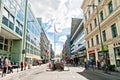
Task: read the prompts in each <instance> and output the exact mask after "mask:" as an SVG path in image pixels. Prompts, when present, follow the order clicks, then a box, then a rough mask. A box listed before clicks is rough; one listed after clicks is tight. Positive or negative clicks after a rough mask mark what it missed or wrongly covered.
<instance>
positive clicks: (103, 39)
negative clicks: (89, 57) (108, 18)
mask: <svg viewBox="0 0 120 80" xmlns="http://www.w3.org/2000/svg"><path fill="white" fill-rule="evenodd" d="M111 32H112V37H113V38H115V37H117V36H118V32H117V26H116V24H113V25H112V26H111ZM106 40H107V36H106V30H104V31H102V41H103V42H105V41H106ZM99 43H100V41H99V35H96V44H97V45H98V44H99ZM87 44H88V48H90V42H89V41H87ZM94 45H95V43H94V40H93V38H91V47H93V46H94Z"/></svg>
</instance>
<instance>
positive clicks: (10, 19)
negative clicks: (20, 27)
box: [9, 14, 14, 23]
mask: <svg viewBox="0 0 120 80" xmlns="http://www.w3.org/2000/svg"><path fill="white" fill-rule="evenodd" d="M9 21H11V22H12V23H14V17H13V15H11V14H10V15H9Z"/></svg>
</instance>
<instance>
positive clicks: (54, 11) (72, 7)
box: [30, 0, 83, 54]
mask: <svg viewBox="0 0 120 80" xmlns="http://www.w3.org/2000/svg"><path fill="white" fill-rule="evenodd" d="M82 2H83V0H30V5H31V9H32V11H33V13H34V15H35V17H39V18H42V27H43V29H44V31H45V33H46V35H47V37H48V39H49V40H50V43H51V44H52V46H53V50H54V49H55V50H54V51H55V53H56V54H60V53H61V51H62V49H63V45H64V43H65V41H66V39H67V37H66V35H69V34H70V28H71V18H83V13H82V9H81V8H80V7H81V4H82ZM54 29H56V32H55V30H54ZM54 34H55V40H54ZM54 43H55V47H54Z"/></svg>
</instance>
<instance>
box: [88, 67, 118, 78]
mask: <svg viewBox="0 0 120 80" xmlns="http://www.w3.org/2000/svg"><path fill="white" fill-rule="evenodd" d="M88 70H91V71H94V72H96V73H101V74H108V75H112V76H116V77H119V76H120V72H116V71H108V72H107V73H106V72H104V71H103V70H99V69H94V70H93V69H92V68H88Z"/></svg>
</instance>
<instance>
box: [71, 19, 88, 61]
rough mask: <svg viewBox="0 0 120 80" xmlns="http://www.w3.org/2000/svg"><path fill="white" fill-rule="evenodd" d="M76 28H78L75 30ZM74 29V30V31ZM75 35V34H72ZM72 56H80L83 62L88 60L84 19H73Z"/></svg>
mask: <svg viewBox="0 0 120 80" xmlns="http://www.w3.org/2000/svg"><path fill="white" fill-rule="evenodd" d="M74 27H76V28H74ZM72 29H74V30H72ZM72 33H73V34H72ZM70 40H71V55H73V57H74V56H75V55H78V56H79V58H80V61H81V62H84V59H85V58H86V57H85V56H86V48H85V46H86V45H85V32H84V24H83V20H82V19H76V18H73V19H72V26H71V39H70Z"/></svg>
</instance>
